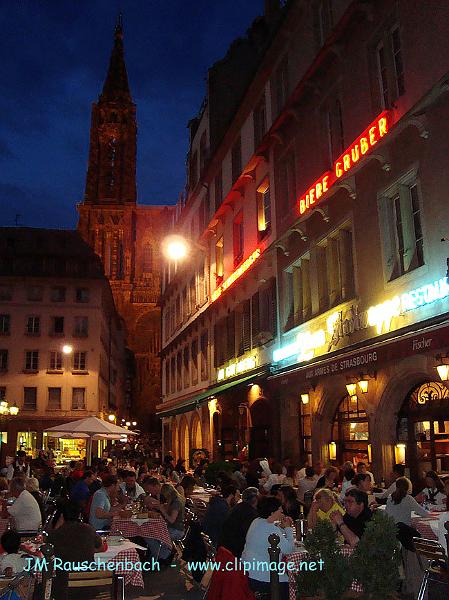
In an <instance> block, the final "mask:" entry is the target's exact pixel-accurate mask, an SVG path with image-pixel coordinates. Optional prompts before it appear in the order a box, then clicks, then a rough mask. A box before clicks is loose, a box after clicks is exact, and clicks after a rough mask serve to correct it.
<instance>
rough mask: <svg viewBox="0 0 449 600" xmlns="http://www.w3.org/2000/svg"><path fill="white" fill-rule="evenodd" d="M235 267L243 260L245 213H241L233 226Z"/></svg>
mask: <svg viewBox="0 0 449 600" xmlns="http://www.w3.org/2000/svg"><path fill="white" fill-rule="evenodd" d="M233 240H234V267H236V266H237V265H238V264H240V263H241V262H242V260H243V245H244V244H243V212H242V211H239V212H238V213H237V215H236V217H235V219H234V224H233Z"/></svg>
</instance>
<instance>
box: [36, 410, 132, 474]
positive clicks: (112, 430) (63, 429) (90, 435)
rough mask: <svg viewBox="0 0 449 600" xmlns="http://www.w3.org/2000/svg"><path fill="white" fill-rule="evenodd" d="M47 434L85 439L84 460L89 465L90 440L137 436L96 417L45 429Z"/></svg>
mask: <svg viewBox="0 0 449 600" xmlns="http://www.w3.org/2000/svg"><path fill="white" fill-rule="evenodd" d="M45 431H46V432H47V433H49V434H50V435H52V434H53V433H54V434H56V435H58V437H62V438H64V437H65V436H66V435H70V437H71V438H72V439H73V438H77V437H80V438H81V437H86V438H87V448H86V460H87V462H88V464H90V459H91V454H92V440H94V439H109V440H111V439H115V440H119V439H121V438H122V437H123V436H124V435H137V434H136V433H135V432H134V431H130V430H129V429H125V428H124V427H119V426H118V425H114V423H110V422H108V421H103V419H99V418H98V417H86V418H85V419H79V420H78V421H69V422H68V423H63V424H62V425H55V426H54V427H49V428H48V429H45Z"/></svg>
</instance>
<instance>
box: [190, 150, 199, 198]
mask: <svg viewBox="0 0 449 600" xmlns="http://www.w3.org/2000/svg"><path fill="white" fill-rule="evenodd" d="M189 167H190V182H189V183H190V189H193V188H194V187H195V186H196V184H197V181H198V152H197V151H196V150H195V152H194V153H193V154H192V155H191V156H190V163H189Z"/></svg>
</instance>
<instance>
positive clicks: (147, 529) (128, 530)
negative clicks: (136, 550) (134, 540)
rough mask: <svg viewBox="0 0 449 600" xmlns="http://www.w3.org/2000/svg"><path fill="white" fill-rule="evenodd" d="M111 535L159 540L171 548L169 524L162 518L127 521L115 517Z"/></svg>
mask: <svg viewBox="0 0 449 600" xmlns="http://www.w3.org/2000/svg"><path fill="white" fill-rule="evenodd" d="M111 533H113V534H114V533H121V534H122V535H123V536H125V537H128V538H130V537H142V538H151V539H155V540H159V541H160V542H162V543H163V544H165V545H166V546H168V547H171V538H170V534H169V533H168V529H167V523H166V522H165V521H164V519H163V518H162V517H159V516H158V517H143V518H142V517H140V516H139V515H135V516H132V517H130V518H127V519H123V518H121V517H115V518H114V519H112V525H111Z"/></svg>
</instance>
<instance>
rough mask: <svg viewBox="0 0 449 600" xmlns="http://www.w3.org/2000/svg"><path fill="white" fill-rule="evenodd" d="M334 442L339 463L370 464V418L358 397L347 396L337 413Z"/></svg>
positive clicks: (333, 435)
mask: <svg viewBox="0 0 449 600" xmlns="http://www.w3.org/2000/svg"><path fill="white" fill-rule="evenodd" d="M332 441H334V442H336V444H337V462H338V463H340V464H341V463H343V462H345V461H351V462H352V463H354V465H356V464H357V463H358V462H369V460H368V446H369V426H368V417H367V415H366V412H365V409H364V407H363V404H362V401H361V398H359V397H358V396H352V397H349V396H346V397H345V398H344V399H343V400H342V401H341V402H340V404H339V406H338V408H337V412H336V413H335V418H334V426H333V430H332Z"/></svg>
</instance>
